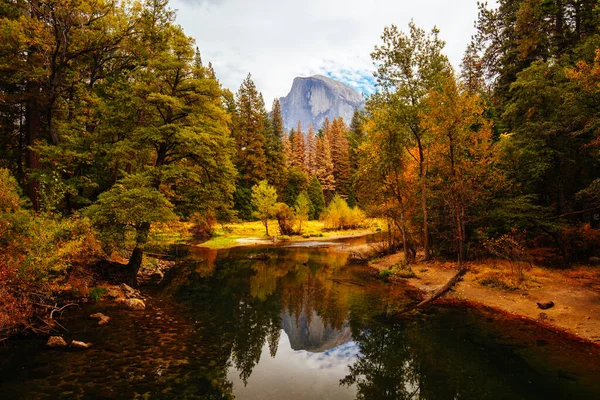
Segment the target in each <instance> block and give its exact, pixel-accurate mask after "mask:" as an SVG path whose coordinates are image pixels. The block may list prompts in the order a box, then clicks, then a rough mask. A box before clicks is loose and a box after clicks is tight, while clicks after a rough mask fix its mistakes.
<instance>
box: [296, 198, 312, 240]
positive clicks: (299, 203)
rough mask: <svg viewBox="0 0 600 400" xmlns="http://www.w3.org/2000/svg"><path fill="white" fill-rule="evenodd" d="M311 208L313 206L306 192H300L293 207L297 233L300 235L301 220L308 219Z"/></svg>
mask: <svg viewBox="0 0 600 400" xmlns="http://www.w3.org/2000/svg"><path fill="white" fill-rule="evenodd" d="M311 208H313V206H312V203H311V201H310V199H309V198H308V194H306V192H302V193H300V195H299V196H298V198H297V199H296V206H295V207H294V215H295V216H296V221H298V233H299V234H300V235H301V234H302V222H304V221H308V218H309V216H310V213H311Z"/></svg>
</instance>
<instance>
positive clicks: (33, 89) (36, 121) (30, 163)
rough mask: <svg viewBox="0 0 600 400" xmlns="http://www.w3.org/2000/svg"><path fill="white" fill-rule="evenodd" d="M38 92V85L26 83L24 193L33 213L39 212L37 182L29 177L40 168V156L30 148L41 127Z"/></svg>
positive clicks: (37, 137) (36, 138)
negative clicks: (25, 176)
mask: <svg viewBox="0 0 600 400" xmlns="http://www.w3.org/2000/svg"><path fill="white" fill-rule="evenodd" d="M39 92H40V86H39V85H38V84H36V83H31V82H29V83H27V87H26V96H27V102H26V105H25V145H26V146H27V149H26V158H25V167H26V174H27V179H26V182H27V185H26V188H25V191H26V193H27V197H29V199H30V200H31V204H32V205H33V209H34V210H35V211H39V210H40V196H39V182H38V180H37V179H36V178H33V177H31V174H32V172H35V171H36V170H38V169H39V168H40V155H39V154H38V153H37V151H35V150H33V149H32V148H31V146H33V145H34V144H35V142H36V141H37V140H38V139H39V138H40V131H41V126H42V122H41V109H40V104H39V101H38V96H39Z"/></svg>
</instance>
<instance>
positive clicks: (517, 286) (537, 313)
mask: <svg viewBox="0 0 600 400" xmlns="http://www.w3.org/2000/svg"><path fill="white" fill-rule="evenodd" d="M403 258H404V257H403V254H401V253H399V254H393V255H390V256H386V257H383V258H381V259H378V260H374V261H372V262H370V263H369V265H370V266H371V267H372V268H375V269H376V270H378V271H384V270H389V271H391V273H392V275H391V280H392V281H394V280H396V279H401V280H403V281H406V282H408V283H409V284H410V285H412V286H414V287H416V288H418V289H421V290H422V291H423V292H424V295H425V296H427V295H430V294H431V293H432V292H433V291H435V290H436V289H438V288H439V287H441V286H442V285H444V284H445V283H446V282H447V281H448V280H449V279H450V278H451V277H452V276H454V275H455V274H456V272H457V269H456V264H455V263H451V262H446V263H445V262H437V261H431V262H418V263H416V264H413V265H411V271H412V272H411V273H409V274H403V273H402V272H403V271H406V270H398V271H399V272H396V273H394V272H395V271H396V270H397V268H398V267H397V266H398V265H401V263H402V261H403ZM467 266H468V269H469V271H468V273H467V274H466V275H465V276H464V277H463V279H462V280H461V281H460V282H458V283H457V284H456V285H455V286H454V288H453V290H452V291H451V292H450V293H447V294H446V295H445V297H444V299H445V301H455V302H456V301H458V302H468V303H472V304H474V305H480V306H486V307H491V308H493V309H496V310H499V311H502V312H504V313H508V314H511V315H513V316H516V317H519V318H525V319H528V320H531V321H535V322H536V323H539V324H542V325H544V326H546V327H548V328H551V329H554V330H560V331H564V332H567V333H568V334H571V335H573V336H575V337H577V338H579V339H582V340H585V341H589V342H593V343H595V344H597V345H600V269H599V268H594V267H585V266H577V267H573V268H572V269H568V270H556V269H547V268H540V267H537V266H534V267H532V268H531V269H527V270H525V271H523V279H522V280H520V279H517V277H516V276H517V275H516V272H514V270H515V266H514V265H510V263H508V262H503V261H496V260H489V261H484V262H470V263H468V264H467ZM511 268H512V269H511ZM413 274H414V276H413V277H410V278H400V277H399V276H398V275H404V276H408V275H413ZM550 301H551V302H553V303H554V306H553V307H551V308H548V309H546V310H542V309H540V308H539V307H538V305H537V303H546V302H550Z"/></svg>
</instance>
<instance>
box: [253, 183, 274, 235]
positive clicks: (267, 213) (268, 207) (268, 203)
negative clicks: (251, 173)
mask: <svg viewBox="0 0 600 400" xmlns="http://www.w3.org/2000/svg"><path fill="white" fill-rule="evenodd" d="M276 203H277V191H276V190H275V188H274V187H273V186H271V185H269V183H268V182H267V181H266V180H262V181H260V182H259V183H258V184H257V185H254V186H253V187H252V205H253V206H254V208H255V210H256V211H255V215H256V217H257V218H258V219H260V221H261V222H262V224H263V225H264V227H265V233H266V235H267V236H269V219H270V218H272V217H274V216H275V211H276V209H275V204H276Z"/></svg>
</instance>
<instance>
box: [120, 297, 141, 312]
mask: <svg viewBox="0 0 600 400" xmlns="http://www.w3.org/2000/svg"><path fill="white" fill-rule="evenodd" d="M123 306H125V308H126V309H128V310H131V311H143V310H145V309H146V304H145V303H144V302H143V301H142V300H140V299H125V300H123Z"/></svg>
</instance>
